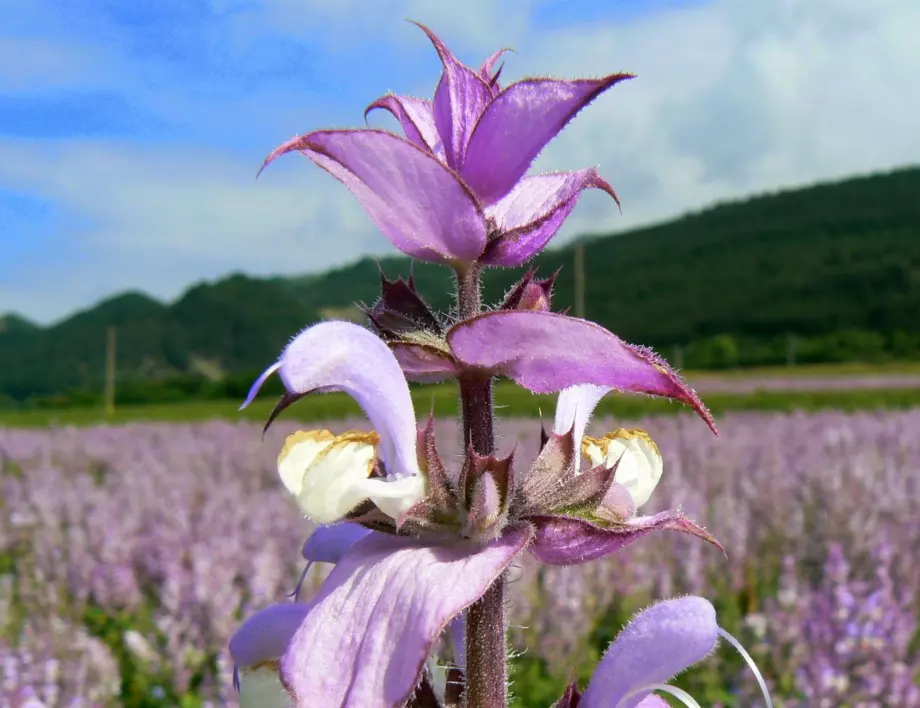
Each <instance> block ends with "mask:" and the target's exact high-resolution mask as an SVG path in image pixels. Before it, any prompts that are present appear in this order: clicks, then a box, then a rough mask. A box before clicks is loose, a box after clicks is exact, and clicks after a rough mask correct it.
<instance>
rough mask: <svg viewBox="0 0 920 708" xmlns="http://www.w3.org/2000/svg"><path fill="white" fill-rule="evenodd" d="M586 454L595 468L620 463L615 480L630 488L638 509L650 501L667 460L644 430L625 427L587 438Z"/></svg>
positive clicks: (585, 441) (585, 440)
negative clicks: (625, 428)
mask: <svg viewBox="0 0 920 708" xmlns="http://www.w3.org/2000/svg"><path fill="white" fill-rule="evenodd" d="M582 452H583V453H584V455H585V457H586V458H588V460H590V461H591V464H592V465H595V466H596V465H600V464H605V465H607V467H613V466H614V465H615V464H617V460H619V465H618V466H617V471H616V476H615V477H614V479H615V481H616V482H617V484H620V485H622V486H624V487H626V490H627V491H628V492H629V495H630V496H631V497H632V499H633V502H634V503H635V505H636V508H637V509H638V508H639V507H641V506H642V505H643V504H645V503H646V502H647V501H648V500H649V497H651V496H652V492H653V491H655V487H657V486H658V482H659V480H661V473H662V471H663V469H664V460H663V459H662V457H661V452H660V451H659V450H658V446H657V445H656V444H655V442H654V441H653V440H652V439H651V438H650V437H649V436H648V433H646V432H645V431H644V430H624V429H622V428H621V429H619V430H617V431H615V432H613V433H608V434H607V435H605V436H604V437H603V438H590V437H586V438H584V440H583V441H582Z"/></svg>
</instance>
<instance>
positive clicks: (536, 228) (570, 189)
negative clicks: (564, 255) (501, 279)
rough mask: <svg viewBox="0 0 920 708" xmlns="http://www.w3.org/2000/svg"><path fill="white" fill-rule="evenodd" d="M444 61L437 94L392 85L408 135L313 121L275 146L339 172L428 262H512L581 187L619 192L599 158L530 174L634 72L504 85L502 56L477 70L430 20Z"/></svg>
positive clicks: (556, 223) (392, 106) (406, 248)
mask: <svg viewBox="0 0 920 708" xmlns="http://www.w3.org/2000/svg"><path fill="white" fill-rule="evenodd" d="M419 27H421V29H422V30H423V31H424V32H425V33H426V34H427V35H428V37H429V39H431V42H432V43H433V44H434V47H435V49H436V50H437V52H438V56H439V57H440V58H441V61H442V63H443V65H444V73H443V74H442V76H441V81H440V82H439V83H438V87H437V90H436V91H435V94H434V98H433V99H432V100H427V99H419V98H412V97H408V96H394V95H387V96H384V97H383V98H380V99H378V100H376V101H374V102H373V103H371V105H370V106H369V107H368V109H367V110H368V112H369V111H372V110H374V109H384V110H387V111H389V112H390V113H392V114H393V115H394V116H396V118H397V119H398V120H399V122H400V123H401V125H402V128H403V130H404V132H405V137H403V136H400V135H396V134H394V133H390V132H387V131H384V130H377V129H373V128H362V129H351V130H318V131H314V132H312V133H307V134H305V135H301V136H298V137H296V138H294V139H293V140H290V141H288V142H287V143H285V144H284V145H281V146H280V147H278V148H277V149H276V150H275V151H274V152H272V154H271V155H270V156H269V158H268V159H267V160H266V165H267V164H268V163H269V162H271V161H273V160H275V159H276V158H278V157H279V156H281V155H284V154H286V153H289V152H300V153H301V154H303V155H305V156H306V157H308V158H310V159H311V160H312V161H313V162H315V163H316V164H317V165H319V166H320V167H322V168H323V169H324V170H326V171H327V172H329V173H330V174H331V175H332V176H333V177H335V178H337V179H339V180H340V181H342V182H343V183H344V184H345V185H346V186H347V187H348V189H349V190H351V192H352V193H353V194H354V195H355V196H356V197H357V198H358V200H359V201H360V202H361V204H362V206H363V207H364V208H365V209H366V210H367V213H368V214H369V215H370V217H371V218H372V219H373V220H374V222H375V223H376V224H377V226H378V227H379V228H380V230H381V231H382V232H383V233H384V235H385V236H386V237H387V238H388V239H389V240H390V242H391V243H392V244H393V245H394V246H396V248H398V249H399V250H401V251H402V252H403V253H406V254H408V255H410V256H412V257H413V258H417V259H419V260H423V261H433V262H436V263H448V264H455V265H456V264H463V263H472V262H480V263H484V264H487V265H495V266H516V265H520V264H522V263H525V262H526V261H528V260H530V259H531V258H532V257H533V256H535V255H536V254H537V253H539V252H540V251H541V250H542V249H543V247H544V246H546V244H547V243H549V241H550V239H552V237H553V236H554V235H555V234H556V232H557V231H558V230H559V228H560V227H561V226H562V224H563V222H564V221H565V219H566V217H567V216H568V215H569V213H570V212H571V211H572V209H574V208H575V204H576V203H577V202H578V198H579V196H580V195H581V192H582V191H584V190H585V189H589V188H593V189H601V190H603V191H605V192H607V193H608V194H609V195H610V196H611V197H613V198H614V199H617V196H616V193H615V192H614V191H613V187H611V186H610V185H609V184H608V183H607V182H606V181H605V180H604V179H603V178H602V177H601V176H600V174H598V172H597V170H596V169H595V168H593V167H592V168H587V169H583V170H576V171H574V172H558V173H552V174H536V175H530V176H526V173H527V170H528V169H529V168H530V165H531V163H532V162H533V160H534V159H535V158H536V157H537V155H538V154H539V153H540V151H541V150H542V149H543V148H544V147H545V146H546V145H547V143H549V142H550V140H552V139H553V138H554V137H555V136H556V135H557V134H558V133H559V131H561V130H562V129H563V128H564V127H565V125H566V124H567V123H568V122H569V121H570V120H571V119H572V118H574V117H575V114H576V113H578V111H580V110H581V109H582V108H584V107H585V106H586V105H588V103H590V102H591V101H592V100H594V99H595V98H596V97H597V96H599V95H600V94H601V93H603V92H604V91H606V90H607V89H609V88H611V87H612V86H614V85H616V84H618V83H619V82H621V81H624V80H626V79H629V78H632V76H631V75H630V74H611V75H609V76H605V77H603V78H600V79H571V80H565V79H549V78H531V79H524V80H522V81H519V82H517V83H514V84H512V85H510V86H508V87H506V88H502V87H501V86H500V85H499V82H498V78H499V77H498V72H494V73H492V72H493V69H492V67H493V66H494V63H495V59H494V57H493V59H491V60H490V61H488V62H487V63H486V64H485V65H484V66H483V68H482V69H480V70H479V71H477V70H475V69H472V68H470V67H468V66H466V65H464V64H463V63H462V62H460V61H459V60H458V59H457V58H456V57H455V56H454V55H453V53H451V51H450V49H448V48H447V46H446V45H445V44H444V43H443V42H442V41H441V40H440V39H438V37H437V36H436V35H435V34H434V33H433V32H432V31H431V30H429V29H428V28H427V27H424V26H423V25H419Z"/></svg>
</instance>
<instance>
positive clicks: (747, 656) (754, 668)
mask: <svg viewBox="0 0 920 708" xmlns="http://www.w3.org/2000/svg"><path fill="white" fill-rule="evenodd" d="M718 632H719V636H721V637H723V638H724V639H725V641H727V642H728V643H729V644H731V645H732V646H733V647H735V649H737V650H738V653H739V654H741V657H742V658H743V659H744V661H745V662H746V663H747V665H748V666H750V667H751V671H753V672H754V677H755V678H756V679H757V685H758V686H760V690H761V692H762V693H763V698H764V700H765V701H766V702H767V708H773V700H772V699H771V698H770V691H769V690H767V682H766V681H764V679H763V674H761V673H760V669H758V668H757V664H755V663H754V659H753V658H752V657H751V655H750V654H748V652H747V649H745V648H744V647H743V646H741V642H739V641H738V640H737V639H735V638H734V637H733V636H732V635H731V634H729V633H728V632H726V631H725V630H724V629H722V628H721V627H719V628H718Z"/></svg>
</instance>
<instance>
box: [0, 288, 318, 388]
mask: <svg viewBox="0 0 920 708" xmlns="http://www.w3.org/2000/svg"><path fill="white" fill-rule="evenodd" d="M318 318H319V313H318V311H317V310H315V309H314V308H312V307H310V305H309V304H307V303H306V302H304V301H303V300H302V299H301V298H299V297H298V296H297V295H296V294H295V293H294V292H292V290H291V288H290V287H288V286H286V285H284V284H281V283H278V282H272V281H266V280H257V279H253V278H248V277H246V276H242V275H235V276H232V277H230V278H227V279H225V280H221V281H218V282H216V283H203V284H200V285H196V286H194V287H192V288H191V289H190V290H188V291H187V292H186V293H185V294H184V295H183V296H182V297H181V298H179V299H178V300H177V301H176V302H175V303H172V304H171V305H164V304H162V303H160V302H157V301H156V300H153V299H152V298H150V297H148V296H146V295H144V294H141V293H125V294H122V295H117V296H115V297H113V298H111V299H109V300H105V301H104V302H102V303H99V304H98V305H96V306H95V307H93V308H91V309H88V310H84V311H82V312H79V313H77V314H76V315H74V316H72V317H70V318H68V319H66V320H64V321H63V322H60V323H58V324H55V325H53V326H51V327H48V328H44V329H40V328H31V329H28V330H23V329H21V328H20V329H10V330H8V331H0V394H6V396H8V397H11V398H13V399H19V400H22V399H25V398H28V397H30V396H48V395H53V394H58V393H61V392H63V391H67V390H70V389H74V388H78V389H87V390H93V389H95V390H99V389H100V388H101V384H102V380H103V371H104V366H105V350H106V333H107V330H108V328H109V327H112V326H113V327H115V328H116V336H117V339H116V348H117V361H118V376H119V378H122V379H127V380H144V379H162V378H165V377H175V376H177V375H188V374H197V375H199V376H200V377H202V378H205V379H207V378H211V379H219V378H221V377H222V376H223V375H224V374H226V373H228V372H241V371H251V370H254V369H260V368H264V365H265V362H266V361H270V360H271V358H272V357H273V356H274V354H276V353H277V351H278V350H279V349H280V348H281V347H283V346H284V344H285V343H286V342H287V341H288V340H289V339H290V336H291V334H292V333H293V332H296V331H297V330H298V329H299V328H301V327H303V325H304V323H305V322H311V321H314V320H317V319H318Z"/></svg>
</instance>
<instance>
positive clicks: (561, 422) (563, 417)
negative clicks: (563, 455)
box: [553, 384, 613, 471]
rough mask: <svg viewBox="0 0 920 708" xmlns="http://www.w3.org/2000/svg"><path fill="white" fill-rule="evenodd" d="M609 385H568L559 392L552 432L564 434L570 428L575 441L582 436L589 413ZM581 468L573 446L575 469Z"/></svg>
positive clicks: (578, 456)
mask: <svg viewBox="0 0 920 708" xmlns="http://www.w3.org/2000/svg"><path fill="white" fill-rule="evenodd" d="M611 390H613V389H611V388H610V387H609V386H595V385H594V384H580V385H578V386H570V387H569V388H566V389H563V390H562V391H560V392H559V396H558V398H557V399H556V416H555V419H554V420H553V432H554V433H555V434H556V435H565V434H566V433H568V432H569V431H570V430H571V431H572V435H573V437H574V438H575V440H576V441H578V440H581V439H582V437H584V434H585V430H587V428H588V421H589V420H591V414H592V413H594V409H595V408H597V404H598V403H600V400H601V399H602V398H603V397H604V396H606V395H607V393H609V392H610V391H611ZM580 468H581V457H580V453H579V450H578V447H576V448H575V470H576V471H577V470H579V469H580Z"/></svg>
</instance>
